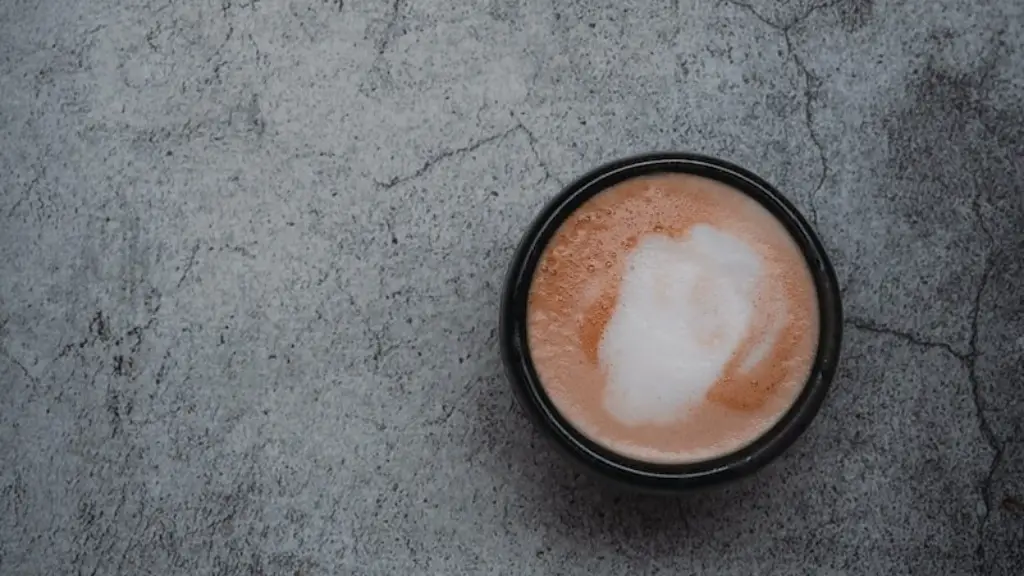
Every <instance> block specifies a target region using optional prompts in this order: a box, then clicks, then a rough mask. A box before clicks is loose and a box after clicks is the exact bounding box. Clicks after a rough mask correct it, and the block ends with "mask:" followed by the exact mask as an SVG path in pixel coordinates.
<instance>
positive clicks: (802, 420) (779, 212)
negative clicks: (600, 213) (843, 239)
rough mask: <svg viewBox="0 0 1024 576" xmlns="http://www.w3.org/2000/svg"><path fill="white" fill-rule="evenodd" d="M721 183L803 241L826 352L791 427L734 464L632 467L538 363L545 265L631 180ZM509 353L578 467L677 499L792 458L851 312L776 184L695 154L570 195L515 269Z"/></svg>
mask: <svg viewBox="0 0 1024 576" xmlns="http://www.w3.org/2000/svg"><path fill="white" fill-rule="evenodd" d="M673 172H674V173H685V174H693V175H696V176H702V177H705V178H710V179H712V180H717V181H719V182H722V183H723V184H726V185H728V186H731V187H732V188H734V189H736V190H739V191H740V192H742V193H744V194H746V195H748V196H750V197H751V198H753V199H754V200H756V201H757V202H759V203H760V204H761V205H762V206H764V207H765V208H766V209H767V210H768V211H769V212H771V213H772V214H773V215H774V216H775V217H776V218H777V219H778V220H779V221H780V222H781V223H782V224H783V226H785V228H786V230H788V231H789V233H790V235H791V236H792V237H793V239H794V240H795V241H796V243H797V245H798V246H799V247H800V250H801V251H802V252H803V255H804V258H805V259H806V261H807V264H808V268H809V269H810V271H811V275H812V277H813V279H814V285H815V288H816V290H817V296H818V309H819V314H820V321H819V328H820V329H819V332H820V334H819V338H818V349H817V354H816V356H815V359H814V364H813V366H812V368H811V375H810V377H809V379H808V381H807V383H806V385H805V386H804V389H803V390H802V391H801V393H800V395H799V396H798V397H797V399H796V401H795V402H794V403H793V405H792V406H791V407H790V408H789V410H788V411H787V412H786V413H785V415H783V417H782V418H781V419H780V420H779V422H777V423H776V424H775V426H773V427H772V428H771V429H769V430H768V431H767V432H765V433H764V434H763V435H762V436H760V437H759V438H758V439H757V440H755V441H754V442H753V443H751V444H750V445H748V446H746V447H744V448H741V449H739V450H737V451H736V452H733V453H731V454H727V455H724V456H720V457H717V458H714V459H711V460H706V461H703V462H694V463H688V464H653V463H650V462H643V461H638V460H634V459H632V458H627V457H625V456H622V455H620V454H616V453H615V452H613V451H611V450H609V449H607V448H605V447H603V446H601V445H599V444H597V443H596V442H594V441H592V440H590V439H589V438H587V437H586V436H584V435H583V434H582V433H581V432H579V431H578V430H576V429H575V428H574V427H573V426H572V424H570V423H569V421H568V420H567V419H566V418H564V417H563V416H562V415H561V414H560V413H559V412H558V410H557V409H556V408H555V406H554V404H552V402H551V399H550V398H548V396H547V394H546V393H545V391H544V388H543V386H542V385H541V382H540V378H539V377H538V376H537V372H536V370H535V369H534V366H533V362H532V361H531V359H530V350H529V346H528V340H527V334H526V331H527V321H526V313H527V303H528V296H529V292H530V284H531V282H532V280H533V275H534V271H535V270H536V268H537V263H538V261H539V260H540V257H541V255H542V253H543V251H544V248H545V247H546V246H547V244H548V242H549V241H550V240H551V237H552V236H553V235H554V233H555V231H556V230H558V228H559V226H561V225H562V223H563V222H564V221H565V220H566V218H568V216H569V215H570V214H572V213H573V212H574V211H575V210H576V209H577V208H579V207H580V206H581V205H582V204H583V203H584V202H585V201H587V200H588V199H590V198H592V197H593V196H595V195H596V194H599V193H600V192H602V191H604V190H606V189H608V188H610V187H612V186H614V185H616V184H618V183H620V182H623V181H625V180H629V179H632V178H636V177H639V176H647V175H653V174H664V173H673ZM500 324H501V327H500V343H501V354H502V360H503V361H504V364H505V371H506V373H507V375H508V379H509V382H510V383H511V384H512V388H513V390H514V391H515V394H516V397H517V398H518V400H519V403H520V405H521V406H522V407H523V409H524V410H525V411H526V413H527V414H528V415H529V416H530V417H531V419H532V420H533V421H534V422H535V423H536V424H537V425H538V426H539V427H540V429H541V430H543V431H544V432H545V433H546V435H547V436H548V437H550V438H551V439H552V440H553V441H554V442H555V444H556V445H557V446H558V447H559V448H561V449H562V450H563V451H564V452H566V453H567V454H568V455H569V456H570V457H571V458H572V459H573V460H575V461H576V462H578V463H580V464H582V465H583V466H585V467H586V468H587V469H589V470H591V471H593V472H596V473H597V474H598V475H600V476H603V477H605V478H608V479H611V480H614V481H617V482H619V483H624V484H626V485H629V486H631V487H635V488H641V489H647V490H654V491H663V492H664V491H667V492H677V491H683V490H687V489H691V488H699V487H703V486H709V485H713V484H718V483H721V482H725V481H728V480H733V479H736V478H740V477H742V476H745V475H748V474H750V473H752V472H754V471H756V470H758V469H759V468H761V467H763V466H764V465H766V464H767V463H768V462H770V461H772V460H773V459H775V458H776V457H777V456H779V454H781V453H782V452H783V451H785V450H786V449H787V448H788V447H789V446H790V445H791V444H792V443H793V442H794V441H795V440H796V439H797V438H798V437H799V436H800V434H802V433H803V431H804V430H805V429H806V428H807V426H808V425H809V424H810V423H811V421H812V420H813V419H814V416H815V415H816V414H817V413H818V410H819V409H820V408H821V405H822V403H823V402H824V400H825V396H826V395H827V393H828V389H829V386H830V385H831V383H832V378H833V376H834V375H835V371H836V365H837V363H838V361H839V350H840V345H841V340H842V326H843V312H842V304H841V302H840V296H839V284H838V282H837V280H836V275H835V271H834V270H833V269H832V264H831V263H830V262H829V259H828V256H827V255H826V254H825V249H824V248H823V247H822V245H821V242H820V241H819V240H818V237H817V236H816V235H815V233H814V231H813V230H812V229H811V227H810V225H809V224H808V223H807V221H806V220H805V219H804V218H803V216H801V215H800V213H799V212H798V211H797V209H796V208H795V207H794V206H793V205H792V204H791V203H790V202H789V201H788V200H786V199H785V197H783V196H782V194H780V193H779V191H778V190H776V189H775V188H774V187H772V186H771V184H768V183H767V182H766V181H764V180H763V179H761V178H759V177H757V176H756V175H754V174H752V173H751V172H749V171H747V170H744V169H743V168H740V167H739V166H736V165H734V164H731V163H729V162H725V161H723V160H719V159H716V158H710V157H707V156H701V155H697V154H687V153H657V154H648V155H643V156H636V157H632V158H626V159H623V160H618V161H616V162H611V163H609V164H606V165H604V166H602V167H600V168H598V169H596V170H594V171H592V172H590V173H589V174H586V175H585V176H583V177H582V178H580V179H578V180H577V181H575V182H573V183H572V184H570V185H569V186H567V187H566V188H565V189H564V190H562V192H561V193H559V194H558V196H556V197H555V198H554V199H553V200H552V201H551V202H549V203H548V204H547V206H545V207H544V209H543V210H542V211H541V213H540V214H539V215H538V216H537V218H536V219H535V220H534V221H533V223H532V224H531V225H530V227H529V228H528V229H527V231H526V234H525V236H524V237H523V240H522V242H521V243H520V245H519V247H518V249H517V250H516V252H515V255H514V256H513V258H512V263H511V265H510V266H509V270H508V277H507V278H506V281H505V289H504V294H503V296H502V301H501V320H500Z"/></svg>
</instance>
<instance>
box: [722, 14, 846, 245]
mask: <svg viewBox="0 0 1024 576" xmlns="http://www.w3.org/2000/svg"><path fill="white" fill-rule="evenodd" d="M722 2H724V3H726V4H732V5H733V6H736V7H737V8H741V9H743V10H745V11H747V12H749V13H750V14H751V15H752V16H753V17H754V18H755V19H757V20H758V21H760V22H761V23H763V24H764V25H765V26H768V27H769V28H771V29H772V30H775V31H776V32H779V33H781V34H782V39H783V42H784V43H785V44H786V52H787V54H788V56H789V57H790V58H792V59H793V63H794V64H796V67H797V69H799V70H800V73H801V74H802V75H803V77H804V124H805V125H806V126H807V133H808V135H809V137H810V139H811V142H812V143H813V144H814V147H815V148H816V149H817V150H818V161H819V163H820V164H821V175H820V176H819V178H818V182H817V183H816V184H815V185H814V188H813V189H812V190H811V193H810V195H809V196H808V200H807V204H808V209H809V210H810V213H811V214H810V216H811V221H812V222H813V223H814V225H815V227H817V226H818V224H819V220H818V196H819V194H820V193H821V189H822V188H823V187H824V186H825V181H826V180H827V179H828V176H829V174H831V172H832V170H831V167H830V166H829V163H828V155H827V154H826V153H825V146H824V144H823V143H822V141H821V138H819V137H818V133H817V131H816V130H815V128H814V111H813V106H814V100H815V94H814V93H815V91H816V90H817V85H819V84H821V79H820V78H818V77H817V76H815V75H814V73H813V72H811V70H810V68H808V67H807V65H806V64H805V63H804V61H803V59H802V58H801V57H800V55H799V54H798V53H797V51H796V48H795V47H794V46H793V40H792V38H790V35H789V33H790V31H791V30H792V29H793V28H794V27H795V26H797V25H799V24H801V23H803V22H804V21H806V20H807V19H808V18H810V17H811V15H812V14H814V13H815V12H817V11H818V10H820V9H822V8H827V7H831V6H834V5H836V4H838V3H839V0H834V1H833V2H825V3H821V4H813V5H811V7H810V8H808V9H807V10H805V11H804V13H803V14H800V15H799V16H796V17H795V18H793V19H792V20H791V21H790V22H789V23H787V24H779V23H777V22H773V21H772V20H770V19H769V18H768V17H766V16H764V15H763V14H761V13H760V12H758V11H757V9H756V8H754V7H753V6H751V5H750V4H747V3H746V2H739V1H737V0H722Z"/></svg>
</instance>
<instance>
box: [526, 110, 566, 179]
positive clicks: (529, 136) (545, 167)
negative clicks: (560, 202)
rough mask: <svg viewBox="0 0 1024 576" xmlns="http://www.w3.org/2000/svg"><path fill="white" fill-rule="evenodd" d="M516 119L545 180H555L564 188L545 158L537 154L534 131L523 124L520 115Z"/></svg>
mask: <svg viewBox="0 0 1024 576" xmlns="http://www.w3.org/2000/svg"><path fill="white" fill-rule="evenodd" d="M515 118H516V122H517V123H518V124H517V126H516V127H517V128H522V129H523V133H524V134H526V140H527V143H528V144H529V146H530V152H533V157H534V158H535V159H536V160H537V164H538V165H539V166H540V167H541V170H543V171H544V178H545V179H548V180H554V181H555V182H556V183H557V184H558V185H559V186H563V187H564V186H565V184H564V183H563V182H562V180H561V178H558V177H556V176H555V175H553V174H552V173H551V169H550V168H548V165H547V163H546V162H544V158H543V157H542V156H541V155H540V153H539V152H537V137H536V136H534V135H533V131H531V130H530V129H529V128H527V127H526V124H524V123H523V119H522V118H520V117H519V115H515ZM542 182H543V180H542Z"/></svg>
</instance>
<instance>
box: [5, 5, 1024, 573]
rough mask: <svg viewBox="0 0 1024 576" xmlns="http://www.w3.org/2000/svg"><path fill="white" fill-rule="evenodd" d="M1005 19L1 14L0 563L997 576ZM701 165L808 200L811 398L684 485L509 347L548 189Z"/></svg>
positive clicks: (409, 9)
mask: <svg viewBox="0 0 1024 576" xmlns="http://www.w3.org/2000/svg"><path fill="white" fill-rule="evenodd" d="M1022 67H1024V4H1021V3H1020V2H1018V1H1014V0H990V1H987V2H971V1H967V0H956V1H952V0H943V1H933V0H910V1H906V2H880V1H872V0H831V1H829V0H825V1H819V0H796V1H794V2H785V3H783V2H770V1H768V0H751V1H750V2H749V3H745V2H739V1H730V0H723V1H706V0H704V1H691V0H674V1H670V0H663V1H660V2H659V1H657V0H654V1H650V2H640V1H625V2H623V1H618V0H617V1H612V0H596V1H590V0H588V1H583V0H575V1H557V2H556V1H554V0H491V1H481V2H459V3H455V2H441V1H439V0H433V1H413V0H396V1H395V2H393V3H391V2H384V1H378V2H368V1H356V0H348V1H344V2H343V1H340V0H330V1H323V0H282V1H280V2H276V1H275V2H272V1H269V0H263V1H259V0H245V1H243V0H234V1H232V0H201V1H197V2H155V1H148V2H147V1H143V0H135V1H123V2H112V1H99V2H73V1H70V0H63V1H61V0H32V1H27V0H7V1H5V2H2V3H0V127H2V128H3V134H4V136H3V138H2V139H0V463H2V466H0V573H2V574H4V575H5V576H6V575H8V574H11V575H21V574H141V573H152V574H161V575H164V574H239V575H241V574H246V575H250V574H285V575H288V576H298V575H311V574H444V575H455V574H514V575H520V574H545V573H558V574H581V575H603V574H609V575H610V574H626V573H630V574H640V573H643V574H690V573H711V574H724V575H750V574H765V575H767V574H773V575H785V574H820V575H827V576H831V575H839V574H844V575H846V574H850V575H853V574H865V575H878V574H922V575H928V576H931V575H936V574H949V575H960V574H985V575H988V574H992V575H1007V576H1011V575H1012V576H1019V574H1021V573H1024V378H1022V376H1021V374H1022V373H1024V264H1022V262H1024V160H1022V159H1024V109H1022V108H1024V105H1022V93H1024V70H1022ZM651 149H689V150H699V151H703V152H706V153H709V154H714V155H720V156H723V157H726V158H729V159H732V160H733V161H736V162H738V163H740V164H743V165H745V166H747V167H749V168H751V169H752V170H754V171H756V172H758V173H760V174H762V175H763V176H765V177H766V178H768V179H769V180H771V181H772V182H774V183H775V184H776V185H778V186H779V187H780V188H782V189H783V190H785V191H786V192H787V193H788V195H789V196H790V197H791V198H792V199H793V200H794V201H795V202H796V203H797V204H798V205H799V206H800V207H801V208H803V209H804V210H805V212H806V213H807V214H808V215H809V216H810V217H811V218H812V219H813V221H814V222H815V223H816V225H817V227H818V229H819V230H820V232H821V235H822V238H823V241H824V242H825V244H826V245H827V247H828V248H829V250H830V251H831V252H832V254H833V256H834V260H835V265H836V268H837V272H838V273H839V276H840V280H841V283H842V286H843V290H844V296H845V302H846V309H847V313H848V316H849V320H848V324H847V332H846V342H845V355H844V359H843V363H842V366H841V370H840V373H839V376H838V379H837V381H836V386H835V390H834V392H833V394H832V395H831V397H830V399H829V401H828V403H827V405H826V407H825V409H824V411H823V413H822V414H821V416H820V417H819V419H818V420H817V421H816V422H815V424H814V425H813V427H812V428H811V429H810V430H809V432H808V433H807V434H806V435H805V436H804V438H803V439H802V440H801V442H799V443H798V444H797V445H796V446H795V447H794V449H793V450H791V451H790V452H789V453H787V454H786V455H785V456H784V457H783V458H781V459H780V460H779V461H778V462H776V463H775V464H774V465H773V466H771V467H770V468H768V469H766V470H764V471H763V473H761V474H759V475H758V476H756V477H754V478H751V479H749V480H747V481H744V482H742V483H740V484H736V485H733V486H730V487H727V488H725V489H723V490H719V491H713V492H708V493H704V494H700V495H695V496H692V497H687V498H681V499H671V500H664V499H656V498H648V497H638V496H631V495H628V494H623V493H620V492H617V491H616V490H615V489H612V488H608V487H604V486H599V485H597V484H595V483H594V482H593V481H591V480H589V479H587V478H585V477H580V476H578V475H576V474H575V473H574V472H573V471H572V469H571V468H569V467H567V466H566V465H565V464H564V462H563V461H562V460H561V459H560V457H559V456H558V455H557V454H555V453H553V452H552V450H551V448H549V447H548V446H547V444H545V443H544V442H543V441H542V439H541V438H540V437H539V436H538V435H537V433H536V432H535V431H533V430H532V429H531V427H530V426H529V425H528V424H527V421H526V419H525V417H524V415H523V414H522V413H521V412H520V411H519V410H518V409H517V408H516V407H515V405H514V402H513V398H512V395H511V393H510V390H509V389H508V387H507V385H506V384H505V382H504V379H503V376H502V371H501V367H500V362H499V359H498V353H497V349H496V339H495V330H496V324H497V306H498V292H499V290H500V284H501V281H502V275H503V272H504V267H505V265H506V262H507V261H508V259H509V257H510V255H511V251H512V248H513V246H514V244H515V242H516V241H517V240H518V236H519V234H520V232H521V231H522V230H523V228H524V227H525V225H526V223H527V222H528V220H529V219H530V218H531V216H532V215H533V214H534V213H535V211H536V210H537V209H538V207H539V206H540V205H541V204H542V203H543V202H544V201H545V200H546V199H547V198H549V197H550V196H551V195H552V194H554V193H555V192H556V191H557V189H558V188H559V186H560V184H561V183H565V182H567V181H569V180H570V179H572V178H573V177H574V176H575V175H577V174H579V173H581V172H582V171H584V170H586V169H589V168H591V167H593V166H595V165H597V164H598V163H600V162H602V161H605V160H609V159H612V158H615V157H618V156H621V155H624V154H628V153H633V152H640V151H647V150H651Z"/></svg>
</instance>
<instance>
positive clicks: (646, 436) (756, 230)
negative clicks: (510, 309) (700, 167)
mask: <svg viewBox="0 0 1024 576" xmlns="http://www.w3.org/2000/svg"><path fill="white" fill-rule="evenodd" d="M818 317H819V316H818V299H817V292H816V290H815V285H814V280H813V278H812V275H811V272H810V270H809V268H808V266H807V263H806V260H805V258H804V256H803V254H802V252H801V250H800V248H799V247H798V246H797V244H796V242H795V241H794V240H793V238H792V237H791V236H790V234H789V233H788V232H787V230H786V228H785V227H784V226H783V225H782V224H781V223H780V222H779V221H778V220H777V219H776V218H775V217H774V216H773V215H772V214H771V213H770V212H768V210H766V209H765V208H764V207H763V206H761V204H759V203H758V202H757V201H756V200H754V199H752V198H751V197H749V196H747V195H745V194H744V193H742V192H740V191H738V190H735V189H733V188H731V187H729V186H727V185H725V184H722V183H720V182H717V181H714V180H710V179H706V178H701V177H698V176H693V175H688V174H672V173H666V174H658V175H652V176H645V177H638V178H633V179H630V180H627V181H625V182H622V183H620V184H617V185H615V186H613V187H611V188H609V189H607V190H605V191H603V192H601V193H599V194H597V195H596V196H594V197H592V198H590V199H588V200H587V201H586V202H584V203H583V204H582V205H581V206H580V207H579V208H577V209H576V210H575V211H574V212H573V213H572V214H570V215H569V217H568V218H567V219H566V221H565V222H564V223H562V225H561V226H560V227H559V228H558V230H557V231H556V232H555V234H554V235H553V237H552V238H551V239H550V241H549V242H548V244H547V246H546V247H545V249H544V252H543V254H542V256H541V258H540V261H539V262H538V265H537V268H536V270H535V272H534V276H533V279H532V282H531V284H530V290H529V298H528V304H527V341H528V347H529V354H530V358H531V360H532V362H533V365H534V368H535V369H536V372H537V375H538V377H539V378H540V382H541V385H542V387H543V389H544V391H545V392H546V393H547V395H548V396H549V398H550V399H551V401H552V403H553V404H554V406H555V408H556V409H557V410H558V411H559V412H560V413H561V414H562V416H563V417H564V418H565V419H566V420H567V421H568V422H569V423H570V424H571V425H572V426H573V427H575V428H576V429H577V430H578V431H579V432H581V433H582V434H584V435H585V436H587V437H588V438H590V439H591V440H593V441H594V442H596V443H597V444H600V445H602V446H603V447H605V448H607V449H608V450H611V451H612V452H615V453H617V454H620V455H622V456H625V457H628V458H633V459H636V460H641V461H646V462H652V463H690V462H698V461H703V460H708V459H712V458H715V457H718V456H722V455H725V454H729V453H732V452H735V451H736V450H738V449H740V448H742V447H743V446H746V445H748V444H750V443H751V442H753V441H754V440H756V439H757V438H758V437H760V436H761V435H763V434H764V433H765V432H766V431H767V430H768V429H769V428H771V427H772V426H773V425H774V424H775V423H776V422H778V421H779V419H780V418H782V416H783V415H784V414H785V413H786V411H787V410H788V409H789V408H790V407H791V406H792V404H793V402H794V401H795V400H796V398H797V396H798V395H799V394H800V392H801V390H802V389H803V387H804V384H805V383H806V382H807V379H808V377H809V375H810V373H811V368H812V365H813V363H814V358H815V353H816V348H817V343H818V332H819V325H818Z"/></svg>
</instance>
